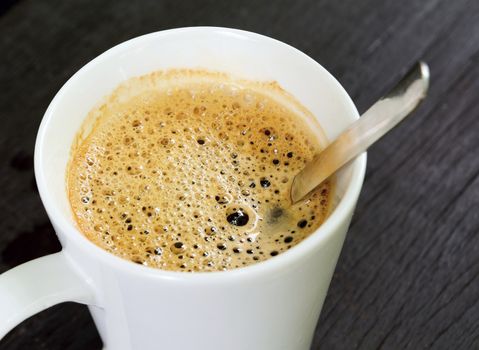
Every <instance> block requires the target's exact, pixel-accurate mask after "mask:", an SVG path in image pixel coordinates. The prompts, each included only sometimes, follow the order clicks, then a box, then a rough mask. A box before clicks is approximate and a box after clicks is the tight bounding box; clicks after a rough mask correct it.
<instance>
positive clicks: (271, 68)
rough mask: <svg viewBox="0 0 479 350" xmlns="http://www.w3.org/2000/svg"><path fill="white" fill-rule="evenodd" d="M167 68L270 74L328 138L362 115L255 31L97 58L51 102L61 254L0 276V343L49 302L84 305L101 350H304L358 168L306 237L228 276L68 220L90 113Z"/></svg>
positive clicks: (203, 31)
mask: <svg viewBox="0 0 479 350" xmlns="http://www.w3.org/2000/svg"><path fill="white" fill-rule="evenodd" d="M168 68H204V69H208V70H213V71H223V72H228V73H232V74H234V75H235V76H239V77H242V78H246V79H249V80H260V81H262V80H266V81H270V80H276V81H277V82H278V83H279V84H280V85H281V86H282V87H283V88H284V89H285V90H286V91H288V92H290V93H291V94H292V95H294V96H295V97H296V99H297V100H299V101H300V102H301V103H302V104H303V105H304V106H305V107H306V108H307V109H309V110H310V111H311V112H312V113H313V114H314V115H315V117H316V118H317V119H318V121H319V122H320V124H321V125H322V127H323V129H324V131H325V133H326V135H327V137H328V138H329V139H333V138H334V137H335V136H336V135H338V134H339V133H340V132H341V131H342V130H343V129H345V128H346V126H347V125H349V124H350V123H351V122H353V121H354V120H355V119H357V118H358V112H357V110H356V108H355V107H354V104H353V103H352V101H351V99H350V98H349V96H348V95H347V93H346V92H345V91H344V89H343V88H342V87H341V85H340V84H339V83H338V82H337V81H336V80H335V79H334V78H333V77H332V76H331V75H330V74H329V73H328V72H327V71H326V70H325V69H324V68H322V67H321V66H320V65H319V64H318V63H316V62H315V61H313V60H312V59H311V58H309V57H308V56H306V55H305V54H303V53H301V52H300V51H298V50H296V49H294V48H293V47H291V46H288V45H286V44H284V43H281V42H279V41H277V40H274V39H271V38H268V37H265V36H261V35H258V34H254V33H250V32H245V31H240V30H234V29H226V28H214V27H197V28H181V29H173V30H166V31H161V32H157V33H152V34H148V35H144V36H141V37H138V38H135V39H132V40H129V41H127V42H125V43H122V44H120V45H118V46H115V47H114V48H112V49H110V50H108V51H107V52H105V53H103V54H102V55H100V56H99V57H97V58H95V59H94V60H93V61H91V62H90V63H88V64H87V65H86V66H84V67H83V68H82V69H80V70H79V71H78V72H77V73H76V74H75V75H73V76H72V77H71V78H70V79H69V80H68V82H67V83H66V84H65V85H64V86H63V87H62V88H61V90H60V91H59V92H58V94H57V95H56V96H55V98H54V99H53V101H52V102H51V104H50V106H49V107H48V110H47V111H46V113H45V116H44V118H43V121H42V123H41V126H40V129H39V132H38V137H37V142H36V146H35V174H36V179H37V184H38V189H39V192H40V196H41V198H42V201H43V204H44V205H45V208H46V211H47V213H48V216H49V218H50V220H51V222H52V224H53V226H54V228H55V231H56V233H57V235H58V238H59V240H60V242H61V244H62V247H63V250H62V251H61V252H60V253H57V254H52V255H49V256H46V257H42V258H39V259H36V260H33V261H31V262H27V263H25V264H23V265H20V266H18V267H16V268H14V269H11V270H10V271H7V272H5V273H4V274H2V275H0V338H1V337H3V336H4V335H5V334H6V333H7V332H8V331H10V330H11V329H12V328H13V327H15V326H16V325H17V324H19V323H20V322H21V321H23V320H24V319H26V318H28V317H30V316H32V315H33V314H35V313H37V312H39V311H41V310H44V309H46V308H48V307H50V306H52V305H54V304H58V303H61V302H65V301H75V302H79V303H84V304H87V305H88V306H89V309H90V312H91V314H92V316H93V319H94V321H95V324H96V326H97V328H98V331H99V333H100V335H101V338H102V340H103V343H104V347H105V349H109V350H150V349H151V350H153V349H155V350H157V349H168V350H175V349H176V350H178V349H181V350H189V349H195V350H202V349H203V350H206V349H208V350H225V349H228V350H246V349H248V350H268V349H271V350H279V349H284V350H306V349H309V347H310V344H311V341H312V337H313V334H314V329H315V326H316V323H317V320H318V316H319V313H320V310H321V307H322V304H323V301H324V298H325V296H326V292H327V290H328V286H329V283H330V281H331V277H332V274H333V271H334V268H335V265H336V261H337V259H338V256H339V253H340V250H341V247H342V244H343V241H344V237H345V235H346V231H347V229H348V226H349V223H350V220H351V216H352V214H353V210H354V207H355V205H356V202H357V199H358V196H359V192H360V190H361V185H362V182H363V177H364V172H365V168H366V155H365V154H364V155H361V156H360V157H358V158H357V159H356V160H354V162H353V163H352V164H351V165H350V166H348V167H347V168H346V169H344V170H343V171H342V172H341V174H339V178H338V186H337V189H336V193H337V195H338V196H339V197H340V201H339V203H338V205H337V207H336V208H335V210H334V211H333V212H332V214H331V215H330V217H329V218H328V219H327V220H326V221H325V222H324V223H323V225H322V226H321V227H320V228H319V229H318V230H317V231H316V232H314V233H313V234H312V235H311V236H309V237H308V238H307V239H305V240H304V241H302V242H301V243H299V244H298V245H297V246H295V247H293V248H292V249H290V250H288V251H286V252H284V253H283V254H280V255H278V256H276V257H274V258H272V259H269V260H267V261H265V262H261V263H258V264H255V265H251V266H247V267H244V268H240V269H235V270H229V271H224V272H208V273H184V272H183V273H182V272H172V271H162V270H158V269H152V268H149V267H145V266H141V265H137V264H134V263H132V262H129V261H126V260H123V259H121V258H118V257H116V256H114V255H112V254H110V253H108V252H106V251H104V250H102V249H100V248H99V247H97V246H96V245H94V244H93V243H92V242H90V241H89V240H88V239H87V238H86V237H85V236H83V235H82V234H81V232H79V231H78V229H77V228H76V226H75V224H74V220H73V217H72V213H71V211H70V206H69V203H68V198H67V195H66V191H65V188H66V186H65V177H66V176H65V171H66V170H65V169H66V165H67V161H68V159H69V155H70V147H71V144H72V141H73V139H74V136H75V134H76V132H77V131H78V130H79V128H80V125H81V124H82V121H83V120H84V118H85V116H86V115H87V114H88V112H89V111H90V110H91V109H92V108H93V107H94V106H95V105H96V104H97V103H98V101H100V100H101V99H102V97H104V96H106V95H108V94H109V93H110V92H111V91H112V90H113V89H114V88H115V87H116V86H117V85H118V84H119V83H121V82H123V81H125V80H126V79H128V78H130V77H133V76H139V75H143V74H147V73H149V72H152V71H155V70H161V69H168Z"/></svg>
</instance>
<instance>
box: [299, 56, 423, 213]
mask: <svg viewBox="0 0 479 350" xmlns="http://www.w3.org/2000/svg"><path fill="white" fill-rule="evenodd" d="M428 86H429V68H428V66H427V64H426V63H424V62H419V63H417V64H416V65H415V66H414V67H413V68H412V69H411V70H410V71H409V72H408V73H407V74H406V75H405V76H404V78H403V79H402V80H401V81H400V82H399V83H398V84H397V85H396V86H395V87H394V88H393V89H392V90H391V91H390V92H389V93H388V94H387V95H386V96H384V97H382V98H381V99H380V100H379V101H378V102H376V103H375V104H373V105H372V106H371V107H370V108H369V109H368V110H367V111H366V112H365V113H364V114H363V115H362V116H361V118H359V120H357V121H355V122H354V123H353V124H352V125H351V126H350V127H348V128H347V129H346V130H345V131H344V132H343V133H341V134H340V135H339V136H338V137H337V138H336V139H335V140H334V141H333V142H332V143H330V144H329V145H328V146H327V147H326V148H325V149H324V150H323V151H321V153H319V154H318V155H316V156H315V158H314V159H313V160H312V161H311V162H310V163H308V164H307V165H306V167H305V168H304V169H303V170H302V171H301V172H300V173H299V174H297V175H296V177H295V178H294V180H293V184H292V187H291V200H292V202H293V204H294V203H296V202H298V201H299V200H301V199H303V197H304V196H306V195H307V194H308V193H309V192H311V191H312V190H313V189H314V188H315V187H316V186H318V185H319V184H321V182H323V181H324V180H326V179H327V178H328V177H329V176H330V175H332V174H333V173H334V172H336V170H338V169H339V168H341V167H342V166H343V165H345V164H346V163H348V162H349V161H350V160H352V159H353V158H355V157H357V156H358V155H359V154H361V153H362V152H364V151H365V150H366V149H367V148H368V147H369V146H371V145H372V144H373V143H374V142H376V141H377V140H378V139H379V138H381V137H382V136H383V135H384V134H386V133H387V132H388V131H389V130H391V129H392V128H393V127H394V126H396V125H397V124H398V123H399V122H400V121H401V120H403V119H404V118H405V117H406V116H408V115H409V114H411V112H412V111H414V109H416V107H417V106H418V105H419V103H420V102H421V101H422V100H423V99H424V97H426V93H427V89H428Z"/></svg>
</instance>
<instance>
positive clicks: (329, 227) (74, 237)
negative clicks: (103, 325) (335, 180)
mask: <svg viewBox="0 0 479 350" xmlns="http://www.w3.org/2000/svg"><path fill="white" fill-rule="evenodd" d="M198 31H203V32H210V33H214V32H217V34H222V35H224V34H227V35H232V34H233V35H235V36H240V37H243V38H244V37H247V39H255V40H261V41H269V42H272V43H274V44H275V45H280V46H283V47H285V48H287V49H288V50H293V51H295V52H296V54H299V55H300V56H303V58H304V60H306V61H309V62H310V63H313V65H315V66H316V69H319V70H322V71H323V73H326V74H325V76H326V77H327V79H328V80H330V81H329V83H331V84H332V85H333V86H335V89H336V90H337V94H338V95H339V96H340V98H341V100H342V101H343V103H344V104H345V106H346V107H347V108H348V109H349V114H350V115H352V116H353V118H354V119H358V118H359V113H358V111H357V109H356V107H355V105H354V103H353V101H352V100H351V98H350V97H349V95H348V94H347V92H346V91H345V90H344V88H343V87H342V86H341V84H340V83H339V82H338V81H337V80H336V79H335V78H334V77H333V75H331V74H330V73H329V72H328V71H327V70H326V69H325V68H324V67H322V66H321V65H320V64H319V63H318V62H316V61H315V60H313V59H312V58H311V57H309V56H308V55H306V54H305V53H303V52H301V51H300V50H298V49H296V48H294V47H292V46H290V45H288V44H286V43H284V42H281V41H279V40H276V39H273V38H271V37H268V36H265V35H261V34H257V33H254V32H249V31H245V30H240V29H233V28H225V27H205V26H200V27H183V28H175V29H168V30H162V31H158V32H153V33H149V34H145V35H141V36H138V37H135V38H132V39H130V40H127V41H125V42H122V43H120V44H118V45H116V46H114V47H112V48H110V49H109V50H107V51H105V52H103V53H102V54H100V55H99V56H97V57H96V58H94V59H93V60H91V61H90V62H88V63H87V64H86V65H84V66H83V67H82V68H80V69H79V70H78V71H77V72H76V73H75V74H73V75H72V76H71V77H70V78H69V79H68V80H67V82H66V83H65V84H64V85H63V86H62V87H61V88H60V90H59V91H58V92H57V94H56V95H55V96H54V98H53V99H52V101H51V102H50V104H49V106H48V108H47V110H46V112H45V114H44V116H43V118H42V121H41V124H40V127H39V130H38V134H37V139H36V143H35V153H34V169H35V178H36V182H37V187H38V191H39V194H40V197H41V199H42V202H43V205H44V207H45V209H46V211H47V213H48V215H49V218H50V220H51V221H52V222H54V223H55V227H56V228H57V230H61V231H62V232H63V233H64V235H66V236H68V238H69V239H70V240H71V241H72V242H73V243H74V244H76V245H79V246H81V248H82V249H81V250H82V252H83V253H85V252H88V253H89V254H91V255H95V257H96V258H97V259H98V260H101V261H102V262H105V263H107V264H109V265H111V266H113V265H114V266H115V267H116V268H120V269H122V270H123V271H125V272H128V273H132V274H135V275H143V276H148V277H151V278H166V279H169V280H172V279H173V280H178V281H188V282H190V281H197V282H212V281H215V280H218V279H221V280H223V279H225V278H234V279H238V278H253V277H254V276H257V275H258V274H268V273H271V272H274V271H275V270H280V269H287V268H288V266H289V265H290V264H291V263H292V262H293V261H295V260H298V259H300V258H301V256H303V255H306V254H308V253H309V252H311V250H313V249H315V247H316V246H318V245H321V244H324V242H326V241H327V240H328V239H330V238H331V237H332V236H333V235H334V234H335V232H334V231H335V229H336V227H337V226H339V225H340V224H341V222H343V220H344V219H345V218H346V217H347V216H348V213H350V212H352V211H353V210H354V207H355V204H356V201H357V198H358V197H359V193H360V191H361V187H362V184H363V179H364V175H365V172H366V153H363V154H361V155H360V156H359V157H357V158H356V159H355V160H353V161H352V162H351V167H352V169H351V170H352V171H351V178H350V180H349V182H348V184H347V187H346V191H345V192H344V195H343V196H342V198H341V199H340V202H339V204H338V205H337V207H336V208H335V209H334V210H333V211H332V213H331V214H330V215H329V217H328V218H327V219H326V221H325V222H324V223H323V224H322V225H321V226H320V227H319V228H318V229H317V230H315V231H314V232H313V233H311V234H310V235H309V236H308V237H307V238H305V239H304V240H302V241H301V242H299V243H298V244H297V245H295V246H294V247H292V248H291V249H289V250H287V251H285V252H283V253H281V254H279V255H278V256H275V257H274V258H270V259H267V260H265V261H262V262H259V263H255V264H252V265H247V266H244V267H240V268H235V269H231V270H226V271H211V272H182V271H170V270H161V269H158V268H153V267H148V266H143V265H139V264H135V263H134V262H131V261H129V260H126V259H123V258H120V257H118V256H116V255H114V254H112V253H109V252H107V251H106V250H103V249H102V248H100V247H98V246H97V245H95V244H94V243H93V242H91V241H90V240H88V238H87V237H86V236H85V235H83V234H82V233H81V232H80V230H79V229H78V228H77V227H76V226H75V225H74V224H73V223H72V222H71V220H70V219H69V218H66V217H65V216H64V215H63V214H62V213H61V211H60V210H59V207H58V206H57V204H56V203H55V201H54V200H53V199H52V198H51V197H50V196H49V194H48V190H47V187H46V181H45V179H46V175H45V173H44V172H43V168H44V167H45V166H46V165H45V161H44V155H43V153H42V149H43V144H44V139H45V133H46V131H47V129H48V127H49V124H50V123H51V118H52V115H53V114H54V113H55V110H56V106H57V104H58V103H59V101H60V100H61V99H62V97H63V96H64V95H65V94H66V90H67V89H68V87H69V85H71V84H72V82H73V81H75V80H77V79H81V78H82V75H83V74H84V73H85V72H87V71H88V70H89V69H91V68H92V67H93V66H95V65H97V64H99V63H101V62H102V61H103V60H105V59H107V58H108V57H109V56H112V55H118V54H121V53H122V52H124V51H127V50H130V49H131V48H132V47H134V46H135V45H138V44H140V43H142V42H146V41H148V40H155V39H156V38H159V37H164V36H168V35H171V34H176V33H180V32H183V33H184V32H198ZM57 235H59V234H58V233H57ZM66 251H68V250H66Z"/></svg>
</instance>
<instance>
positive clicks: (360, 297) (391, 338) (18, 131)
mask: <svg viewBox="0 0 479 350" xmlns="http://www.w3.org/2000/svg"><path fill="white" fill-rule="evenodd" d="M191 25H217V26H228V27H235V28H241V29H246V30H251V31H255V32H259V33H262V34H266V35H269V36H272V37H275V38H277V39H279V40H282V41H285V42H287V43H289V44H291V45H293V46H295V47H297V48H299V49H300V50H302V51H304V52H305V53H307V54H308V55H310V56H311V57H313V58H314V59H316V60H317V61H318V62H320V63H321V64H322V65H324V66H325V67H326V68H327V69H328V70H330V71H331V72H332V73H333V74H334V75H335V76H336V77H337V78H338V79H339V81H340V82H341V83H342V84H343V85H344V87H345V88H346V90H347V91H348V92H349V94H350V95H351V96H352V98H353V99H354V101H355V102H356V104H357V106H358V109H359V110H360V112H362V111H364V110H365V109H367V107H368V106H369V105H370V104H372V103H373V102H374V101H375V100H376V99H377V98H378V97H379V96H381V94H383V93H384V92H386V91H387V90H388V89H389V88H390V87H391V86H392V85H393V84H394V82H395V81H396V80H398V79H399V77H400V76H401V75H402V74H403V73H404V72H405V71H406V70H407V68H408V67H409V66H411V65H412V64H413V63H414V62H415V61H417V60H418V59H424V60H425V61H427V62H428V63H429V64H430V67H431V75H432V79H431V89H430V95H429V97H428V99H427V100H426V102H425V103H424V104H423V106H422V107H421V108H420V109H419V110H418V112H417V113H416V115H415V116H413V117H411V118H409V119H408V120H406V121H405V122H404V123H403V124H401V125H400V126H399V127H398V128H396V129H395V130H394V131H393V132H392V133H391V134H389V135H388V136H386V137H385V138H384V139H382V140H381V141H380V142H379V143H378V144H376V145H375V146H373V147H372V148H371V149H370V152H369V154H368V157H369V158H368V172H367V178H366V181H365V184H364V189H363V192H362V195H361V198H360V201H359V203H358V207H357V211H356V214H355V218H354V220H353V223H352V226H351V229H350V232H349V234H348V238H347V240H346V242H345V245H344V249H343V252H342V255H341V258H340V261H339V262H338V266H337V269H336V272H335V275H334V278H333V281H332V284H331V287H330V290H329V294H328V297H327V299H326V302H325V305H324V308H323V312H322V314H321V317H320V320H319V322H318V327H317V330H316V336H315V339H314V342H313V346H312V349H328V350H329V349H348V350H349V349H478V348H479V297H478V296H479V234H478V232H479V157H478V153H479V118H478V115H479V104H478V103H477V99H478V95H479V2H478V1H476V0H455V1H441V0H427V1H423V0H416V1H413V0H407V1H395V0H383V1H381V0H363V1H354V0H345V1H341V2H339V1H334V0H327V1H314V0H301V1H284V0H281V1H275V2H270V1H264V2H261V1H223V2H220V1H217V2H216V1H192V0H190V1H181V2H180V1H153V0H151V1H142V2H133V1H127V0H116V1H113V0H108V1H103V2H102V3H101V5H100V4H99V3H98V2H95V1H91V0H79V1H75V2H70V1H68V2H66V1H60V0H52V1H38V0H37V1H34V0H22V1H6V2H3V3H2V6H0V34H1V35H0V52H1V54H0V86H1V87H2V89H1V93H0V117H1V121H2V127H1V128H0V169H1V170H0V188H1V189H2V196H1V197H0V213H1V214H0V215H1V216H0V219H1V220H0V229H1V232H2V234H1V235H0V272H4V271H6V270H7V269H9V268H11V267H14V266H16V265H18V264H20V263H22V262H24V261H27V260H30V259H32V258H35V257H38V256H42V255H44V254H47V253H52V252H55V251H58V250H59V249H60V246H59V244H58V242H57V240H56V237H55V235H54V233H53V229H52V227H51V225H50V223H49V221H48V218H47V216H46V214H45V212H44V209H43V207H42V204H41V202H40V199H39V196H38V193H37V191H36V186H35V182H34V175H33V164H32V159H33V158H32V155H33V147H34V141H35V136H36V131H37V128H38V125H39V123H40V120H41V117H42V115H43V112H44V111H45V109H46V107H47V106H48V103H49V101H50V100H51V99H52V97H53V96H54V94H55V93H56V91H58V89H59V88H60V87H61V85H62V84H63V83H64V82H65V81H66V80H67V79H68V77H70V76H71V75H72V74H73V73H74V72H75V71H77V70H78V69H79V68H80V67H81V66H82V65H84V64H85V63H87V62H88V61H89V60H91V59H92V58H94V57H95V56H97V55H98V54H100V53H101V52H103V51H104V50H106V49H108V48H110V47H111V46H113V45H115V44H118V43H120V42H122V41H124V40H126V39H129V38H132V37H134V36H137V35H140V34H144V33H148V32H152V31H156V30H161V29H166V28H172V27H181V26H191ZM0 349H8V350H20V349H32V350H34V349H50V350H53V349H62V350H74V349H78V350H79V349H92V350H95V349H101V341H100V339H99V338H98V334H97V333H96V330H95V327H94V325H93V323H92V320H91V317H90V315H89V313H88V311H87V308H86V307H84V306H80V305H76V304H63V305H58V306H56V307H54V308H51V309H49V310H47V311H44V312H42V313H41V314H39V315H36V316H34V317H32V318H31V319H29V320H27V321H26V322H24V323H22V324H21V325H20V326H18V327H17V328H15V329H14V330H13V331H12V332H11V333H10V334H9V335H8V336H7V337H6V338H5V339H4V340H2V341H0Z"/></svg>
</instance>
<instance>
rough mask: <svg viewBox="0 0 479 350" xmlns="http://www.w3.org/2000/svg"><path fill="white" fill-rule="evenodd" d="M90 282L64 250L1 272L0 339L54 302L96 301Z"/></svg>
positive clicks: (83, 302) (86, 302)
mask: <svg viewBox="0 0 479 350" xmlns="http://www.w3.org/2000/svg"><path fill="white" fill-rule="evenodd" d="M94 299H95V298H94V293H93V290H92V288H91V286H90V284H89V281H88V280H87V279H86V278H84V277H83V276H81V275H80V274H79V273H78V272H77V271H76V270H75V269H74V268H73V266H72V264H71V263H70V261H69V259H68V258H67V257H66V256H65V254H64V253H63V252H59V253H56V254H52V255H47V256H44V257H41V258H38V259H35V260H32V261H29V262H26V263H24V264H22V265H19V266H17V267H15V268H13V269H11V270H9V271H7V272H5V273H3V274H1V275H0V339H2V338H3V337H4V336H5V335H6V334H7V333H8V332H9V331H10V330H12V329H13V328H14V327H15V326H16V325H18V324H19V323H20V322H22V321H23V320H25V319H27V318H28V317H30V316H33V315H34V314H36V313H38V312H40V311H42V310H45V309H47V308H49V307H50V306H53V305H55V304H59V303H63V302H66V301H74V302H78V303H82V304H90V305H91V304H94Z"/></svg>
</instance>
